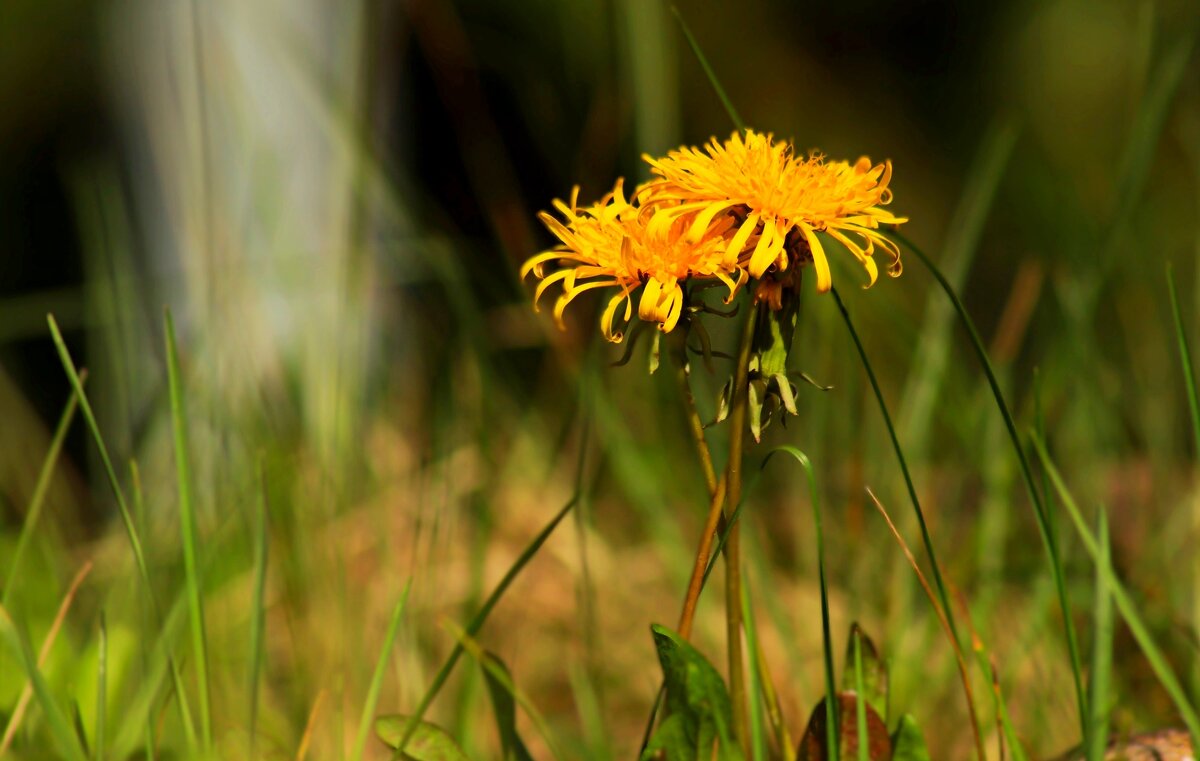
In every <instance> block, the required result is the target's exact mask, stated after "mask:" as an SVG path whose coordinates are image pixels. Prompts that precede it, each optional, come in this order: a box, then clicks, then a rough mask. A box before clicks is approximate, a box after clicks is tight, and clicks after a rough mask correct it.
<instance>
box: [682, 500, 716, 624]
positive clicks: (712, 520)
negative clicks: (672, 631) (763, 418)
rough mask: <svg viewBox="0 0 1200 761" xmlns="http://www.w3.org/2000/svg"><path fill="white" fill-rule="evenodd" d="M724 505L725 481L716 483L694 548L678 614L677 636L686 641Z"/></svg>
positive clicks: (694, 615)
mask: <svg viewBox="0 0 1200 761" xmlns="http://www.w3.org/2000/svg"><path fill="white" fill-rule="evenodd" d="M724 503H725V479H724V478H722V479H721V480H720V481H719V482H717V488H716V489H715V490H714V491H713V492H712V501H711V503H710V504H709V508H708V518H707V519H706V520H705V522H704V531H703V532H702V533H701V534H700V546H699V547H697V548H696V562H695V564H693V566H692V578H691V579H690V580H689V581H688V590H687V596H686V597H684V598H683V612H682V613H680V614H679V627H678V632H679V636H680V637H682V638H683V639H688V638H689V637H691V635H692V621H693V620H694V619H695V617H696V603H697V602H699V601H700V590H701V589H703V588H704V570H705V569H706V568H707V567H708V554H709V553H710V552H712V545H713V539H715V538H716V536H717V532H718V531H719V530H720V523H721V514H722V512H721V508H722V507H723V505H724Z"/></svg>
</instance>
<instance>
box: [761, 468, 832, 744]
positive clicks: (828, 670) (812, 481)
mask: <svg viewBox="0 0 1200 761" xmlns="http://www.w3.org/2000/svg"><path fill="white" fill-rule="evenodd" d="M776 452H786V453H787V454H789V455H791V456H792V457H794V458H796V461H797V462H799V463H800V465H801V466H802V467H803V468H804V472H805V474H807V475H808V493H809V501H810V502H811V503H812V511H813V524H814V525H815V527H816V532H817V579H818V582H819V583H820V587H821V638H822V639H821V644H822V647H821V650H822V654H823V656H824V661H825V747H826V749H830V748H832V751H831V752H830V753H829V755H828V757H829V758H835V759H840V758H841V757H842V754H841V750H840V741H841V736H842V735H841V723H842V715H841V714H842V712H841V704H840V703H839V701H838V693H837V683H836V682H835V681H834V679H833V636H832V635H831V633H830V627H829V590H828V585H827V584H826V582H825V538H824V537H825V533H824V530H823V528H822V525H821V501H820V496H819V495H818V493H817V476H816V473H815V472H814V471H813V467H812V462H810V461H809V459H808V455H806V454H804V452H802V451H800V450H799V449H797V448H796V447H793V446H782V447H779V448H777V449H774V450H772V451H771V452H770V453H769V454H768V455H767V459H766V460H764V461H763V467H766V465H767V461H769V460H770V458H771V457H772V456H773V455H774V454H775V453H776Z"/></svg>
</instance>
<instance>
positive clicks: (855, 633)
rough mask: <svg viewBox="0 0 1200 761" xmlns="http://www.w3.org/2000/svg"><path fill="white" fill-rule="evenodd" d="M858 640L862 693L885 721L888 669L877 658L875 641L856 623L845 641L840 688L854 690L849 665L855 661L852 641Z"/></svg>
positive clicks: (853, 675)
mask: <svg viewBox="0 0 1200 761" xmlns="http://www.w3.org/2000/svg"><path fill="white" fill-rule="evenodd" d="M856 639H857V640H858V641H859V647H860V656H861V658H862V695H863V698H864V699H865V700H866V701H867V705H869V706H871V708H874V709H875V712H876V713H878V714H879V715H880V717H882V718H883V720H884V723H887V718H888V671H887V665H886V664H885V663H884V662H883V661H882V660H881V659H880V658H879V654H878V652H877V651H876V650H875V643H874V642H872V641H871V638H870V637H868V636H867V635H866V633H865V632H863V630H862V629H861V628H860V627H859V625H858V623H857V622H856V623H853V624H851V625H850V638H849V639H848V640H847V641H846V660H845V663H846V664H847V667H846V668H845V669H844V670H843V672H842V690H843V691H845V692H854V691H855V686H856V685H855V681H856V680H855V673H854V669H853V668H852V667H851V665H852V664H854V663H855V657H854V641H855V640H856Z"/></svg>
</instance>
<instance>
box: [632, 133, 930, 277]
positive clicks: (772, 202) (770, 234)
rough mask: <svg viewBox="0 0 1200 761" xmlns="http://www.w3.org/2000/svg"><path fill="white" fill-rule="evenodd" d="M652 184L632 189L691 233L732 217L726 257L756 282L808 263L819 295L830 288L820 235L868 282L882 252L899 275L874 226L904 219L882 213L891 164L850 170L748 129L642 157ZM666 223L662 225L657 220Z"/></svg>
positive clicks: (894, 251)
mask: <svg viewBox="0 0 1200 761" xmlns="http://www.w3.org/2000/svg"><path fill="white" fill-rule="evenodd" d="M643 158H644V159H645V160H646V161H647V162H648V163H649V164H650V166H651V167H652V170H653V172H654V174H656V175H658V177H657V178H655V179H654V180H652V181H650V182H649V183H646V185H644V186H642V188H641V189H639V191H638V196H637V197H638V200H639V201H640V202H641V203H642V204H643V205H644V206H647V207H653V206H661V207H662V211H661V212H660V213H664V214H666V215H668V218H670V219H678V220H680V221H683V220H690V222H691V226H690V227H689V235H692V236H697V235H699V234H701V233H702V231H704V230H706V229H708V228H709V226H710V225H711V224H713V222H714V220H718V219H720V217H721V216H723V215H724V216H732V217H733V218H734V220H735V223H734V224H735V227H736V231H735V232H734V233H733V236H732V238H731V240H730V242H729V246H728V249H729V252H730V253H731V254H732V255H735V256H737V257H738V261H739V263H740V264H741V266H743V267H745V268H746V269H747V270H748V271H749V273H750V274H751V275H752V276H753V277H756V278H760V277H762V275H763V273H764V272H766V271H767V270H768V269H769V268H770V267H771V266H772V265H775V267H776V268H777V269H779V270H783V269H786V268H787V267H788V265H789V258H793V257H794V258H795V259H798V260H807V259H808V257H809V256H811V258H812V262H813V267H814V269H815V270H816V275H817V290H818V291H820V292H825V291H828V290H829V288H830V286H831V285H832V278H831V277H830V274H829V262H828V261H827V259H826V257H825V249H824V247H823V246H822V245H821V242H820V240H819V239H818V238H817V236H816V233H817V232H824V233H827V234H828V235H829V236H830V237H832V238H833V239H834V240H836V241H838V242H839V243H841V244H842V245H843V246H845V247H846V249H847V250H849V251H850V253H851V254H853V255H854V257H855V258H856V259H858V261H859V262H860V263H861V264H862V266H863V267H864V268H865V269H866V271H867V274H868V276H869V278H870V282H869V283H868V287H869V286H870V285H872V284H874V282H875V279H876V278H877V277H878V269H877V268H876V266H875V262H874V260H873V259H872V258H871V256H872V254H874V253H875V248H876V246H878V247H879V248H881V249H883V250H884V251H886V252H887V253H888V254H889V255H890V257H891V262H890V264H889V267H888V273H889V274H890V275H891V276H892V277H895V276H897V275H899V274H900V271H901V264H900V250H899V249H898V248H897V246H896V244H895V243H893V242H892V241H891V240H889V239H888V238H886V237H884V235H883V234H882V233H881V232H880V231H879V226H880V225H881V224H892V225H896V224H901V223H903V222H907V221H908V220H907V219H906V218H904V217H897V216H895V215H893V214H892V213H891V212H888V211H886V210H885V209H883V208H882V207H883V206H886V205H887V204H889V203H891V200H892V191H891V190H890V189H889V188H888V183H889V182H890V181H891V178H892V164H891V162H890V161H885V162H884V163H882V164H875V165H872V164H871V161H870V159H868V158H867V157H865V156H864V157H862V158H860V159H859V160H858V161H857V162H856V163H854V164H853V165H851V164H850V163H848V162H846V161H831V162H827V161H825V159H824V157H823V156H821V155H813V156H810V157H809V158H807V159H804V158H799V157H796V156H794V155H793V151H792V145H791V143H789V142H785V141H780V142H775V141H774V140H773V139H772V136H771V135H769V134H766V135H764V134H761V133H757V132H754V131H753V130H747V131H746V132H745V134H744V135H743V134H740V133H734V135H733V136H732V137H731V138H730V139H729V140H726V141H725V142H724V143H720V142H718V141H717V139H716V138H713V139H712V141H711V142H710V143H709V144H708V145H707V146H706V151H701V150H699V149H697V148H690V147H684V148H680V149H679V150H676V151H671V152H670V153H669V154H668V155H667V156H666V158H654V157H652V156H643ZM664 224H665V220H664Z"/></svg>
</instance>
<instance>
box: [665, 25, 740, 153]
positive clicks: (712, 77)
mask: <svg viewBox="0 0 1200 761" xmlns="http://www.w3.org/2000/svg"><path fill="white" fill-rule="evenodd" d="M671 12H672V13H674V14H675V19H676V20H677V21H678V22H679V28H680V29H682V30H683V36H684V37H686V38H687V41H688V45H689V46H691V48H692V52H693V53H695V54H696V58H697V59H698V60H699V61H700V66H701V68H703V69H704V75H705V76H707V77H708V81H709V84H711V85H712V87H713V90H715V91H716V93H717V97H718V98H720V99H721V105H722V106H724V107H725V113H727V114H729V118H730V119H732V120H733V123H734V125H735V126H736V127H737V128H738V130H739V131H745V129H746V125H745V123H744V122H742V117H741V116H740V115H739V114H738V112H737V109H736V108H734V107H733V101H731V100H730V99H729V96H728V95H727V94H726V93H725V88H724V87H722V86H721V80H719V79H717V73H716V72H715V71H713V68H712V66H710V65H709V63H708V58H706V57H705V56H704V51H702V50H701V49H700V43H698V42H696V38H695V37H693V36H692V30H691V29H689V28H688V25H687V22H686V21H684V20H683V15H682V14H681V13H680V12H679V9H678V8H677V7H675V6H674V5H672V6H671Z"/></svg>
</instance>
